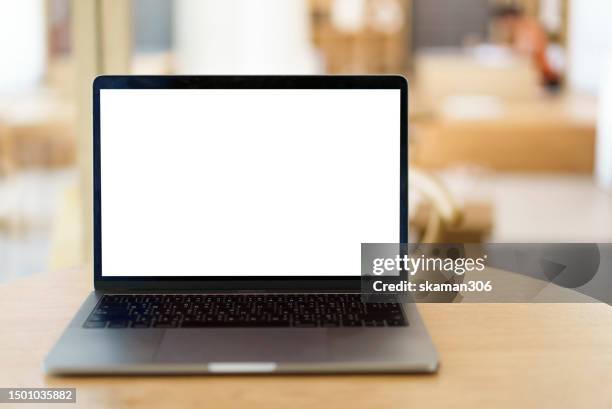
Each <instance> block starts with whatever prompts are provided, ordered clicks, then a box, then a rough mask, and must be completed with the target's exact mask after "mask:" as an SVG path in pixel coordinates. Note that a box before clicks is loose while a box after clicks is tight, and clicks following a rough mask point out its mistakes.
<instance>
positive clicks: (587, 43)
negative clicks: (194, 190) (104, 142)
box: [0, 0, 612, 281]
mask: <svg viewBox="0 0 612 409" xmlns="http://www.w3.org/2000/svg"><path fill="white" fill-rule="evenodd" d="M611 22H612V2H610V1H609V0H521V1H503V0H499V1H497V0H452V1H449V0H258V1H256V0H72V1H71V0H19V1H11V0H0V56H1V57H0V281H6V280H10V279H13V278H16V277H20V276H24V275H28V274H32V273H36V272H42V271H48V270H57V269H67V268H80V267H82V266H87V265H89V263H90V262H91V251H90V249H91V238H90V237H91V212H90V209H91V177H92V176H91V160H92V158H91V149H92V148H91V116H90V115H91V114H90V113H91V81H92V79H93V78H94V77H95V76H96V75H99V74H109V73H110V74H113V73H116V74H124V73H130V74H378V73H385V74H387V73H393V74H395V73H399V74H402V75H405V76H406V77H407V78H408V79H409V81H410V112H409V117H410V166H411V172H412V173H411V175H414V177H411V195H410V203H411V206H410V211H411V220H410V227H411V231H412V232H413V236H412V237H413V238H419V237H420V239H421V240H425V241H449V242H450V241H454V242H459V241H464V242H480V241H492V242H546V241H552V242H610V241H612V24H610V23H611ZM168 143H169V144H171V143H172V135H168ZM134 163H135V164H136V165H137V163H138V158H134ZM163 163H164V161H163V158H160V166H163ZM137 188H138V187H137V186H134V189H137ZM155 228H156V227H155V221H152V222H151V231H152V232H153V233H154V231H155Z"/></svg>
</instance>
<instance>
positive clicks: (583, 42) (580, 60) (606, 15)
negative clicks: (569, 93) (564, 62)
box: [568, 0, 612, 95]
mask: <svg viewBox="0 0 612 409" xmlns="http://www.w3.org/2000/svg"><path fill="white" fill-rule="evenodd" d="M569 6H570V8H569V38H568V46H569V81H570V84H571V86H572V88H573V89H574V90H576V91H580V92H588V93H591V94H593V95H596V94H597V93H598V91H599V87H600V85H601V80H602V75H603V68H604V66H605V63H606V57H607V55H608V54H609V53H610V52H612V1H610V0H570V4H569Z"/></svg>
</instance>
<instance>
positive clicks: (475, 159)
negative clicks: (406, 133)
mask: <svg viewBox="0 0 612 409" xmlns="http://www.w3.org/2000/svg"><path fill="white" fill-rule="evenodd" d="M492 53H493V56H492V57H482V58H481V57H476V56H474V55H468V54H457V53H450V54H442V55H422V56H419V57H418V58H417V70H418V71H417V73H416V75H417V80H416V91H415V92H413V93H415V94H417V95H418V99H417V100H416V102H414V103H413V105H417V104H418V105H419V110H420V111H421V112H422V111H425V110H427V111H428V112H429V115H428V116H424V115H420V117H418V118H414V120H413V121H412V123H411V126H412V128H411V131H412V132H411V141H410V142H411V145H410V150H411V153H410V154H411V163H413V164H414V165H417V166H419V167H422V168H428V169H440V168H451V167H457V166H466V165H467V166H472V167H474V166H475V167H485V168H490V169H495V170H504V171H525V172H546V171H549V172H575V173H590V172H592V169H593V162H594V152H595V128H596V115H597V104H596V100H595V99H594V98H591V97H587V96H579V95H574V94H559V95H545V94H544V91H543V90H542V89H541V88H540V87H539V85H538V83H537V78H536V76H534V73H533V72H531V71H530V69H529V67H527V66H525V65H524V63H522V62H516V61H514V60H511V61H510V62H504V61H505V58H506V57H500V56H497V55H496V54H495V52H492ZM495 61H497V63H495ZM530 72H531V73H530ZM413 90H415V88H414V87H413ZM424 106H425V107H426V108H427V109H425V108H424Z"/></svg>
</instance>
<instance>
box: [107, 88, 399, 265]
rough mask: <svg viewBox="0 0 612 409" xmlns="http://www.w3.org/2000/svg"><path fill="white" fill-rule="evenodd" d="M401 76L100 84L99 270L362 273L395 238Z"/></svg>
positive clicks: (397, 222)
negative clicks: (369, 246) (285, 85)
mask: <svg viewBox="0 0 612 409" xmlns="http://www.w3.org/2000/svg"><path fill="white" fill-rule="evenodd" d="M400 105H401V104H400V90H399V89H380V90H379V89H363V90H346V89H316V90H312V89H308V90H302V89H231V90H229V89H227V90H218V89H103V90H101V91H100V144H101V162H100V166H101V189H102V190H101V209H102V213H101V214H102V224H101V228H102V275H103V276H115V277H117V276H141V277H142V276H210V277H212V276H226V277H227V276H358V275H359V274H360V266H361V264H360V252H361V243H368V242H369V243H387V242H393V243H395V242H397V241H398V240H399V194H400V192H399V190H400V154H399V152H400Z"/></svg>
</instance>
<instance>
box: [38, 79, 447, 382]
mask: <svg viewBox="0 0 612 409" xmlns="http://www.w3.org/2000/svg"><path fill="white" fill-rule="evenodd" d="M407 92H408V90H407V82H406V80H405V79H404V78H403V77H401V76H252V77H251V76H246V77H245V76H242V77H235V76H101V77H98V78H96V80H95V81H94V84H93V98H94V101H93V103H94V104H93V107H94V110H93V137H94V144H93V145H94V152H93V154H94V162H93V163H94V169H93V173H94V208H93V213H94V249H93V251H94V287H95V291H93V292H92V293H91V294H90V296H89V297H88V298H87V300H86V301H85V302H84V304H83V305H82V307H81V308H80V310H79V312H78V313H77V314H76V316H75V318H74V319H73V320H72V322H71V323H70V324H69V326H68V328H67V329H66V331H65V332H64V334H63V335H62V337H61V339H60V340H59V341H58V343H57V344H56V346H55V347H54V348H53V350H52V351H51V352H50V354H49V355H48V357H47V359H46V361H45V367H46V370H47V372H49V373H53V374H133V373H168V374H170V373H271V372H411V371H422V372H432V371H435V370H436V368H437V365H438V358H437V354H436V351H435V348H434V347H433V345H432V343H431V340H430V338H429V336H428V334H427V331H426V329H425V326H424V325H423V323H422V321H421V318H420V317H419V314H418V312H417V310H416V307H415V305H414V304H399V303H381V304H363V303H362V302H361V299H360V294H359V291H360V260H361V259H360V250H361V243H367V242H372V243H385V242H393V243H397V242H398V241H399V242H406V241H407V234H408V233H407V221H408V206H407V183H408V181H407V177H408V174H407V173H408V164H407V160H408V152H407V127H408V119H407V113H408V106H407V105H408V102H407V101H408V97H407Z"/></svg>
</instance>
